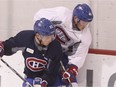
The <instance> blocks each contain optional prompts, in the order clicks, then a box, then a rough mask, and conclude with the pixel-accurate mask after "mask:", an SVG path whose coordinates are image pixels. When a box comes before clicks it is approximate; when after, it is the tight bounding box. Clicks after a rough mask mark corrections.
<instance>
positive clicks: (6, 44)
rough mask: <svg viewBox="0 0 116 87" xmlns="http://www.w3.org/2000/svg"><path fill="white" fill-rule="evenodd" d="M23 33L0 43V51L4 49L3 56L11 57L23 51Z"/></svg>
mask: <svg viewBox="0 0 116 87" xmlns="http://www.w3.org/2000/svg"><path fill="white" fill-rule="evenodd" d="M24 37H25V33H24V32H23V31H21V32H19V33H18V34H17V35H16V36H14V37H10V38H9V39H7V40H5V41H3V42H2V43H1V47H2V49H4V53H3V55H12V54H14V53H16V52H17V51H18V50H23V49H24V48H23V47H24V43H25V42H26V41H25V40H24Z"/></svg>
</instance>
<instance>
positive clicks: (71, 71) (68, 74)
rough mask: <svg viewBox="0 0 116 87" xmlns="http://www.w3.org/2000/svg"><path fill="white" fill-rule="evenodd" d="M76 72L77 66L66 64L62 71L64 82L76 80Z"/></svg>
mask: <svg viewBox="0 0 116 87" xmlns="http://www.w3.org/2000/svg"><path fill="white" fill-rule="evenodd" d="M77 74H78V67H77V66H75V65H73V64H70V65H68V67H67V69H66V71H65V72H63V82H64V83H66V84H67V83H69V81H68V80H70V82H76V76H77Z"/></svg>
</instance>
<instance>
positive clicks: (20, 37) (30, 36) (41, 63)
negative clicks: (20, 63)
mask: <svg viewBox="0 0 116 87" xmlns="http://www.w3.org/2000/svg"><path fill="white" fill-rule="evenodd" d="M3 44H4V49H5V53H4V55H12V54H14V53H16V52H17V51H18V50H22V55H23V57H24V62H25V68H24V73H25V75H26V76H27V77H30V78H35V77H41V78H43V79H44V80H46V81H48V83H49V85H52V84H53V83H54V81H55V77H56V76H57V75H58V71H59V68H60V66H61V65H60V60H64V59H63V57H64V54H63V53H62V47H61V45H60V43H59V42H58V41H57V40H53V41H52V42H51V43H50V44H49V45H48V46H47V47H41V46H38V45H37V43H36V41H35V33H34V31H33V30H25V31H21V32H19V33H18V34H17V35H16V36H14V37H11V38H9V39H8V40H6V41H4V42H3ZM40 49H41V50H40ZM65 58H66V56H65Z"/></svg>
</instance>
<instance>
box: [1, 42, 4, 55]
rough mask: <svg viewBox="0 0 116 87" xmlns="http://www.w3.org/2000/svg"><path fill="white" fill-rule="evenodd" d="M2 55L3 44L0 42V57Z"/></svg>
mask: <svg viewBox="0 0 116 87" xmlns="http://www.w3.org/2000/svg"><path fill="white" fill-rule="evenodd" d="M3 55H4V45H3V44H2V42H0V57H2V56H3Z"/></svg>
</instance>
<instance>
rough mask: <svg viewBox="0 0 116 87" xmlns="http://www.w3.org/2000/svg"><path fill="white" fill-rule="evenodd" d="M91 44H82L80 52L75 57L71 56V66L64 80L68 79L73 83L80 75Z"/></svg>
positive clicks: (68, 67) (69, 65)
mask: <svg viewBox="0 0 116 87" xmlns="http://www.w3.org/2000/svg"><path fill="white" fill-rule="evenodd" d="M89 46H90V44H84V43H80V45H79V47H78V50H77V51H76V53H75V54H74V55H71V56H69V64H68V66H67V70H66V71H67V72H64V73H63V78H64V80H66V81H67V78H70V80H71V81H72V82H73V81H74V80H75V78H76V76H77V75H78V71H79V69H80V68H81V67H82V66H83V64H84V61H85V58H86V56H87V54H88V50H89Z"/></svg>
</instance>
